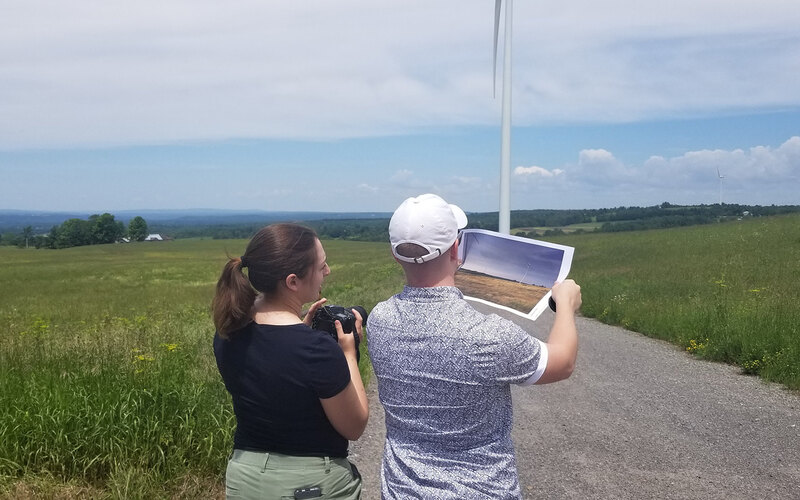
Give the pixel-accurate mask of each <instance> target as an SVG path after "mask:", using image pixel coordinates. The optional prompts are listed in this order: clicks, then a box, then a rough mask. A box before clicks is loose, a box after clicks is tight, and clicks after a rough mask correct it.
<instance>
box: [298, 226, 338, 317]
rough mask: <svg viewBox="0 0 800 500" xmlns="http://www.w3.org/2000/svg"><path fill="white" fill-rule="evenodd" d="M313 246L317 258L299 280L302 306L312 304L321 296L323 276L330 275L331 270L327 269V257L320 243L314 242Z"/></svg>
mask: <svg viewBox="0 0 800 500" xmlns="http://www.w3.org/2000/svg"><path fill="white" fill-rule="evenodd" d="M315 244H316V248H317V252H316V254H317V257H316V259H315V260H314V264H313V265H312V266H311V269H309V271H308V272H307V273H306V276H305V277H304V278H302V279H301V280H300V284H301V285H300V286H301V288H300V289H301V291H302V294H303V303H304V304H305V303H308V302H314V301H315V300H317V299H319V298H320V297H321V296H322V282H323V281H325V276H327V275H329V274H331V268H329V267H328V257H327V256H326V255H325V249H323V248H322V243H320V241H319V240H316V243H315Z"/></svg>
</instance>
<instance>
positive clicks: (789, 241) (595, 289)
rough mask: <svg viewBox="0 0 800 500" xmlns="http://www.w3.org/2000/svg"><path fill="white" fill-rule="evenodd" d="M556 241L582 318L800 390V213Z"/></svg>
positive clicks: (572, 237) (559, 238)
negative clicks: (568, 252)
mask: <svg viewBox="0 0 800 500" xmlns="http://www.w3.org/2000/svg"><path fill="white" fill-rule="evenodd" d="M550 240H551V241H553V242H557V243H562V244H565V245H570V246H574V247H575V260H574V263H573V268H572V272H571V273H570V275H571V276H572V277H574V278H575V279H576V280H578V281H579V282H580V284H581V286H582V292H583V308H582V314H583V315H584V316H590V317H595V318H597V319H599V320H601V321H603V322H605V323H610V324H615V325H621V326H623V327H625V328H627V329H630V330H633V331H636V332H641V333H643V334H645V335H648V336H650V337H655V338H659V339H664V340H668V341H670V342H673V343H676V344H678V345H680V346H681V347H683V348H685V349H686V350H687V351H688V352H691V353H692V354H694V355H696V356H699V357H702V358H704V359H709V360H714V361H721V362H725V363H731V364H735V365H737V366H739V367H741V368H742V371H743V372H745V373H748V374H757V375H760V376H761V377H763V378H764V379H766V380H770V381H774V382H779V383H781V384H784V385H786V386H787V387H789V388H792V389H800V307H798V305H797V300H798V297H800V215H797V214H795V215H787V216H775V217H763V218H748V219H743V220H740V221H734V222H732V223H729V224H719V225H713V226H694V227H686V228H674V229H666V230H653V231H638V232H627V233H615V234H580V235H574V236H565V237H558V238H550Z"/></svg>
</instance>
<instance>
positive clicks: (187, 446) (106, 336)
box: [0, 216, 800, 498]
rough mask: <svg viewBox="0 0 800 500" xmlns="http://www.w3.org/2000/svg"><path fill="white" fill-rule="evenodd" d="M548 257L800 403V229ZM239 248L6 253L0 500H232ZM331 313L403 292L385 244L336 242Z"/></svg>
mask: <svg viewBox="0 0 800 500" xmlns="http://www.w3.org/2000/svg"><path fill="white" fill-rule="evenodd" d="M552 241H554V242H557V243H563V244H567V245H571V246H574V247H576V252H575V262H574V265H573V272H572V273H571V275H572V277H574V278H575V279H576V280H577V281H578V282H579V283H580V284H581V286H582V290H583V297H584V307H583V313H584V315H587V316H593V317H597V318H599V319H601V320H603V321H605V322H609V323H614V324H620V325H623V326H625V327H626V328H629V329H632V330H636V331H640V332H643V333H645V334H647V335H650V336H653V337H658V338H662V339H667V340H670V341H673V342H676V343H678V344H679V345H681V346H682V347H684V348H686V349H687V350H688V351H690V352H692V353H693V354H695V355H698V356H702V357H704V358H708V359H716V360H720V361H725V362H730V363H735V364H738V365H739V366H741V367H742V369H743V371H745V372H747V373H757V374H760V375H761V376H763V377H764V378H766V379H769V380H775V381H779V382H781V383H783V384H785V385H787V386H788V387H792V388H795V389H798V388H800V331H798V329H799V328H800V326H798V325H800V308H798V307H797V305H796V301H797V299H798V297H800V284H799V283H800V264H798V263H800V217H798V216H790V217H775V218H762V219H751V220H745V221H741V222H731V223H727V224H717V225H705V226H698V227H689V228H679V229H670V230H661V231H645V232H636V233H611V234H584V235H575V236H569V237H562V238H557V239H556V238H553V239H552ZM245 244H246V242H245V241H242V240H227V241H219V240H176V241H171V242H161V243H140V244H131V245H104V246H94V247H81V248H71V249H66V250H33V249H30V250H24V249H17V248H10V247H0V262H2V266H0V284H2V288H0V341H2V347H0V497H4V498H19V497H23V498H24V497H37V498H38V497H44V498H54V497H63V498H103V497H106V498H120V497H123V498H164V497H168V498H169V497H171V498H198V497H202V498H209V497H220V496H221V495H222V493H223V490H222V476H223V473H224V468H225V463H226V460H227V455H228V453H229V452H230V448H231V440H232V431H233V426H234V418H233V415H232V410H231V406H230V401H229V398H228V395H227V393H226V392H225V389H224V387H223V385H222V383H221V381H220V377H219V374H218V373H217V370H216V366H215V364H214V359H213V353H212V350H211V337H212V335H213V328H212V325H211V320H210V316H209V303H210V300H211V297H212V294H213V288H214V284H215V282H216V279H217V276H218V273H219V271H220V270H221V268H222V266H223V264H224V262H225V260H226V257H225V255H226V252H229V253H230V254H231V255H239V254H240V253H241V252H242V251H243V249H244V247H245ZM324 245H325V249H326V252H327V254H328V260H329V263H330V265H331V269H332V274H331V275H330V276H329V277H328V279H327V280H326V285H325V288H324V293H325V295H326V296H327V297H328V298H329V299H330V300H331V302H332V303H336V304H340V305H347V306H349V305H356V304H361V305H364V306H365V307H366V308H367V310H370V309H371V308H372V307H373V306H374V305H375V303H377V302H378V301H380V300H383V299H384V298H386V297H388V296H390V295H391V294H393V293H396V292H397V291H399V290H400V288H401V287H402V273H401V270H400V267H399V266H398V265H397V264H396V263H395V262H394V261H393V260H392V258H391V255H390V253H389V250H388V245H387V244H385V243H361V242H342V241H326V242H324Z"/></svg>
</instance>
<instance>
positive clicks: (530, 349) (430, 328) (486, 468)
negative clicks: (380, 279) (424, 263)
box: [368, 286, 546, 499]
mask: <svg viewBox="0 0 800 500" xmlns="http://www.w3.org/2000/svg"><path fill="white" fill-rule="evenodd" d="M368 328H369V338H368V340H369V354H370V358H371V360H372V364H373V367H374V369H375V375H376V377H377V379H378V395H379V398H380V401H381V403H382V404H383V407H384V410H385V414H386V443H385V446H384V454H383V465H382V472H381V491H382V496H383V498H387V499H394V498H398V499H399V498H403V499H405V498H425V499H450V498H453V499H455V498H459V499H462V498H470V499H476V498H492V499H497V498H519V497H520V488H519V481H518V478H517V468H516V463H515V460H514V449H513V445H512V442H511V426H512V413H511V388H510V384H519V383H523V382H526V381H528V382H529V381H531V380H535V379H536V378H537V377H538V376H539V375H541V373H542V371H543V370H544V366H540V365H543V364H545V363H546V359H545V358H546V354H544V355H543V350H544V345H543V344H542V343H541V342H540V341H539V340H537V339H536V338H534V337H531V336H530V335H529V334H528V333H526V332H525V331H524V330H523V329H522V328H520V327H519V326H517V325H516V324H514V323H513V322H511V321H508V320H505V319H503V318H500V317H499V316H497V315H494V314H490V315H485V314H482V313H480V312H478V311H476V310H475V309H473V308H472V306H471V305H470V304H469V303H468V302H467V301H465V300H464V298H463V296H462V294H461V292H460V291H459V290H458V289H457V288H455V287H435V288H414V287H408V286H407V287H405V288H404V289H403V291H402V292H401V293H400V294H398V295H395V296H393V297H391V298H390V299H389V300H386V301H384V302H381V303H380V304H378V305H377V306H375V308H374V309H373V310H372V313H371V314H370V317H369V325H368Z"/></svg>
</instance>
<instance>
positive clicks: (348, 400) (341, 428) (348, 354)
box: [320, 310, 369, 441]
mask: <svg viewBox="0 0 800 500" xmlns="http://www.w3.org/2000/svg"><path fill="white" fill-rule="evenodd" d="M353 314H354V315H355V316H356V331H355V332H353V334H347V333H344V332H343V331H342V324H341V323H340V322H339V321H338V320H337V321H336V333H337V335H338V339H339V345H340V346H341V348H342V351H343V352H344V357H345V359H346V360H347V367H348V368H349V369H350V383H349V384H347V387H345V388H344V390H342V391H341V392H340V393H339V394H337V395H335V396H333V397H330V398H326V399H320V403H322V409H323V410H324V411H325V416H327V417H328V420H329V421H330V423H331V425H333V428H334V429H336V431H337V432H338V433H339V434H341V435H342V436H344V437H345V438H347V439H349V440H350V441H355V440H356V439H358V438H360V437H361V434H363V433H364V429H365V428H366V427H367V420H368V419H369V402H368V401H367V391H366V390H365V389H364V383H363V382H362V381H361V372H359V371H358V361H356V345H355V339H354V338H353V335H358V336H359V338H360V337H361V323H362V320H361V315H360V314H359V313H358V311H356V310H353Z"/></svg>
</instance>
